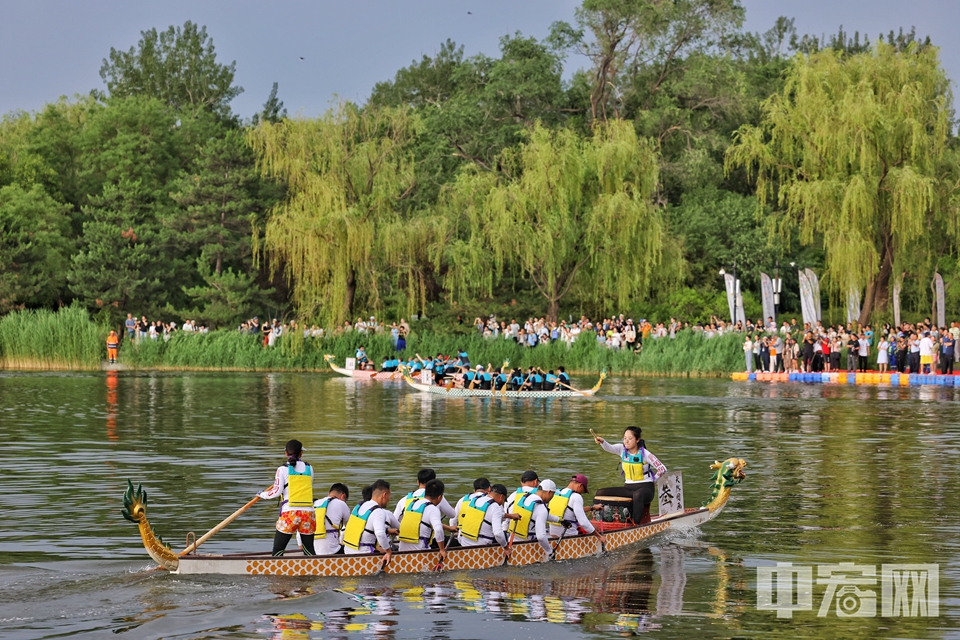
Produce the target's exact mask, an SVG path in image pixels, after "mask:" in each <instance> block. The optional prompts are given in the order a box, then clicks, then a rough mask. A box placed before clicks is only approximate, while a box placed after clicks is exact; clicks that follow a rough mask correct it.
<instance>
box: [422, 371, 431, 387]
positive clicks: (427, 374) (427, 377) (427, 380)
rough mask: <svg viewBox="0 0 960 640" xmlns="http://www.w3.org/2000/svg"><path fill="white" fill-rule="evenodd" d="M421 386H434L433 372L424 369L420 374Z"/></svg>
mask: <svg viewBox="0 0 960 640" xmlns="http://www.w3.org/2000/svg"><path fill="white" fill-rule="evenodd" d="M420 384H433V372H432V371H427V370H426V369H424V370H423V371H421V372H420Z"/></svg>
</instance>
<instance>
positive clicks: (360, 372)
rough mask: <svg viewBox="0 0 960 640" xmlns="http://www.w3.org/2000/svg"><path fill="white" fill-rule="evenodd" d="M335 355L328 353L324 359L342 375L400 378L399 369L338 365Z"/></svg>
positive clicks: (366, 377) (380, 378)
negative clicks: (359, 367)
mask: <svg viewBox="0 0 960 640" xmlns="http://www.w3.org/2000/svg"><path fill="white" fill-rule="evenodd" d="M335 357H336V356H333V355H331V354H327V355H325V356H323V359H324V360H325V361H326V363H327V364H328V365H330V368H331V369H333V370H334V371H335V372H337V373H339V374H340V375H342V376H347V377H348V378H361V379H363V380H398V379H399V378H400V372H399V371H373V370H370V369H348V368H346V367H338V366H337V365H336V364H334V362H333V359H334V358H335ZM348 359H349V358H348Z"/></svg>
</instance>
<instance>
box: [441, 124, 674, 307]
mask: <svg viewBox="0 0 960 640" xmlns="http://www.w3.org/2000/svg"><path fill="white" fill-rule="evenodd" d="M500 163H501V164H502V166H503V167H504V171H503V175H502V176H494V175H490V174H486V175H485V174H482V173H478V172H476V171H474V172H471V173H468V174H465V175H464V176H462V177H461V180H460V181H459V182H458V183H457V185H456V187H455V190H454V193H453V195H452V197H451V201H450V203H449V206H450V210H451V211H452V212H453V214H452V215H454V216H456V215H458V212H460V211H465V212H466V213H465V215H466V220H465V221H464V222H463V223H462V224H463V225H464V226H465V227H467V228H468V229H469V231H468V233H467V234H465V235H464V237H463V239H461V240H458V241H456V242H455V243H454V244H453V247H452V251H453V252H454V256H455V259H453V260H451V276H450V277H451V280H452V284H453V288H454V289H455V290H459V291H465V292H470V291H474V292H476V289H477V288H478V284H479V285H480V286H484V283H485V284H486V286H488V287H489V285H490V284H491V283H492V280H491V279H489V278H482V279H478V278H477V276H478V275H481V274H485V273H499V272H502V271H503V269H504V266H505V265H506V266H513V267H515V268H516V269H518V270H519V271H520V272H521V273H522V274H523V275H525V276H526V277H529V278H530V279H531V280H532V281H533V283H534V285H535V286H536V288H537V290H538V291H539V292H540V294H541V295H542V296H543V297H544V298H545V299H546V301H547V304H548V307H547V316H548V318H549V319H550V320H552V321H556V319H557V316H558V313H559V309H560V301H561V300H562V299H563V298H564V296H565V295H566V294H567V293H568V292H569V291H570V289H571V287H573V286H574V285H575V284H576V283H577V281H578V280H581V279H582V280H583V282H585V283H588V285H587V286H588V287H589V291H590V292H591V295H592V297H593V298H594V300H601V301H602V300H604V299H605V298H607V297H609V298H611V299H612V300H614V301H615V302H616V303H617V304H619V305H620V306H621V308H624V307H626V306H627V305H628V304H629V302H630V300H631V298H633V297H635V296H637V297H639V296H642V295H644V294H645V293H646V292H647V289H648V287H649V285H650V283H651V281H652V280H653V278H654V276H655V272H656V271H657V270H658V268H659V266H660V261H661V257H662V250H663V246H664V233H665V229H664V227H665V225H664V221H663V219H662V215H661V212H660V209H659V208H657V207H655V206H654V205H653V202H652V197H653V193H654V191H655V189H656V184H657V155H656V151H655V150H654V147H653V143H652V142H651V141H650V140H647V139H643V138H639V137H638V136H637V134H636V132H635V131H634V129H633V127H632V125H630V124H629V123H623V122H616V121H613V122H610V123H609V124H606V125H598V126H597V128H596V130H595V132H594V134H593V135H592V136H589V137H583V136H581V135H579V134H577V133H576V132H574V131H571V130H569V129H561V130H558V131H552V130H549V129H547V128H545V127H543V126H540V125H537V126H535V127H534V128H533V129H532V130H531V131H530V133H529V138H528V140H527V142H525V143H524V144H522V145H521V146H520V147H519V148H517V149H511V150H507V151H506V152H504V153H503V154H502V156H501V159H500ZM487 293H489V291H488V292H487Z"/></svg>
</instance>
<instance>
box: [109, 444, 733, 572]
mask: <svg viewBox="0 0 960 640" xmlns="http://www.w3.org/2000/svg"><path fill="white" fill-rule="evenodd" d="M745 467H746V462H745V461H744V460H743V459H742V458H728V459H727V460H725V461H723V462H715V463H714V464H713V465H711V468H712V469H716V470H717V471H716V473H715V474H714V478H713V484H712V485H711V486H712V489H713V492H712V495H711V499H710V500H709V501H708V502H706V503H705V504H704V506H703V507H700V508H697V509H684V510H682V511H678V512H676V513H671V514H668V515H664V516H658V517H656V518H653V519H652V520H650V521H649V522H647V523H644V524H639V525H629V526H624V525H623V524H619V523H618V524H607V523H596V524H597V525H598V526H599V527H600V528H601V531H602V532H603V533H604V535H605V537H606V544H605V545H601V543H600V541H599V539H597V537H596V536H593V535H574V536H566V537H563V538H561V539H560V540H558V541H557V542H555V549H556V553H555V559H556V560H577V559H581V558H590V557H594V556H597V555H599V554H602V553H603V552H605V551H615V550H617V549H620V548H624V547H629V546H631V545H637V544H641V543H644V542H648V541H649V540H650V539H651V538H653V537H654V536H656V535H658V534H661V533H666V532H668V531H683V530H685V529H691V528H693V527H698V526H700V525H702V524H704V523H706V522H709V521H710V520H712V519H713V518H715V517H716V516H717V515H719V514H720V512H721V511H722V510H723V507H724V506H725V505H726V503H727V500H728V499H729V497H730V490H731V488H732V487H733V486H735V485H737V484H739V483H740V482H741V481H742V480H743V479H744V478H745V477H746V474H745V473H744V468H745ZM128 487H129V488H128V490H127V492H126V493H125V494H124V500H123V503H124V509H123V515H124V517H125V518H126V519H127V520H129V521H131V522H134V523H136V524H138V525H139V528H140V536H141V538H142V540H143V545H144V548H145V549H146V551H147V553H148V554H149V555H150V557H151V558H153V559H154V560H156V561H157V563H159V564H160V566H161V567H162V568H164V569H167V570H168V571H170V572H172V573H177V574H181V575H191V574H193V575H195V574H230V575H273V576H337V577H352V576H368V575H376V574H379V573H386V574H412V573H424V572H432V571H437V570H438V566H439V565H440V560H441V558H440V553H439V552H438V551H434V550H424V551H407V552H397V553H394V554H393V555H392V558H391V559H390V561H389V562H388V563H387V564H386V565H384V564H383V562H384V557H385V556H384V555H383V554H380V553H376V554H364V555H333V556H303V555H302V554H296V555H295V554H291V555H287V556H283V557H273V556H272V555H270V554H269V553H251V554H228V555H212V554H198V553H196V552H194V553H190V554H187V553H185V552H181V553H179V554H177V553H175V552H173V551H172V550H171V549H170V547H169V546H168V545H166V544H165V543H164V542H163V540H162V538H160V537H159V536H157V535H156V534H155V533H154V531H153V527H152V526H151V525H150V523H149V522H148V520H147V517H146V506H147V496H146V492H145V491H143V490H142V487H139V486H138V487H137V489H136V490H134V489H133V485H132V483H128ZM618 527H619V528H618ZM610 529H613V530H610ZM547 559H548V557H547V554H546V551H545V550H544V548H543V547H542V546H541V545H540V543H539V542H537V541H536V540H532V541H523V542H518V543H515V544H513V547H512V550H511V554H510V557H509V559H508V560H507V561H506V563H504V554H503V550H502V549H501V548H500V546H499V545H495V544H494V545H484V546H479V547H455V548H453V549H450V550H448V551H447V558H446V560H445V561H444V563H443V565H442V569H443V570H444V571H466V570H471V571H472V570H481V569H492V568H495V567H500V566H513V567H522V566H527V565H533V564H538V563H541V562H544V561H546V560H547Z"/></svg>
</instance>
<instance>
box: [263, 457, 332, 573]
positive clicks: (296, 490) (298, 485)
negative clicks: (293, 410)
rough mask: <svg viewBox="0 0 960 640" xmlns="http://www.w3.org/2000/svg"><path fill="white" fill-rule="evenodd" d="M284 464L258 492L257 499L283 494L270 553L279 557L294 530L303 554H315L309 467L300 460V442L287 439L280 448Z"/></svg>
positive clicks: (310, 469)
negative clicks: (271, 481) (271, 483)
mask: <svg viewBox="0 0 960 640" xmlns="http://www.w3.org/2000/svg"><path fill="white" fill-rule="evenodd" d="M284 452H285V454H286V456H287V463H286V464H282V465H280V466H279V467H277V473H276V476H275V477H274V480H273V486H272V487H270V488H269V489H267V490H265V491H261V492H259V493H258V494H257V496H258V497H259V498H260V499H261V500H270V499H271V498H276V497H277V496H279V495H283V503H282V504H281V506H280V517H279V518H278V519H277V532H276V533H275V534H274V537H273V555H275V556H282V555H283V551H284V549H286V548H287V543H288V542H290V538H292V537H293V534H294V533H299V534H300V542H301V544H302V545H303V555H306V556H312V555H316V552H315V551H314V548H313V534H314V533H316V530H317V518H316V514H315V513H314V508H313V467H311V466H310V465H309V464H307V463H305V462H304V461H303V460H301V459H300V456H302V455H303V444H301V442H300V441H299V440H290V441H289V442H287V444H286V446H285V447H284Z"/></svg>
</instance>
